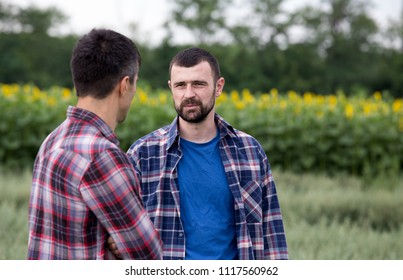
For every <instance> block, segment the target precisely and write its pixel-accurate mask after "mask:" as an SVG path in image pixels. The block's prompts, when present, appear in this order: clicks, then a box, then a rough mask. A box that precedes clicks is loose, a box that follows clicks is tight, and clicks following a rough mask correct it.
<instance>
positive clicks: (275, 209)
mask: <svg viewBox="0 0 403 280" xmlns="http://www.w3.org/2000/svg"><path fill="white" fill-rule="evenodd" d="M263 166H264V167H263V168H264V174H263V179H264V180H263V191H262V195H263V205H262V211H263V234H264V254H265V258H267V259H288V248H287V241H286V236H285V231H284V225H283V217H282V214H281V210H280V203H279V201H278V197H277V191H276V185H275V183H274V180H273V175H272V172H271V169H270V165H269V162H268V159H267V157H265V158H264V160H263Z"/></svg>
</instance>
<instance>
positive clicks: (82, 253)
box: [27, 107, 162, 259]
mask: <svg viewBox="0 0 403 280" xmlns="http://www.w3.org/2000/svg"><path fill="white" fill-rule="evenodd" d="M118 145H119V142H118V140H117V138H116V135H115V134H114V132H113V131H112V130H111V129H110V128H109V127H108V126H107V125H106V123H105V122H104V121H103V120H102V119H100V118H99V117H98V116H96V115H95V114H93V113H91V112H88V111H86V110H83V109H79V108H75V107H69V108H68V111H67V120H65V121H64V122H63V123H62V124H61V125H60V126H59V127H58V128H57V129H56V130H55V131H53V132H52V133H51V134H50V135H49V136H48V137H47V138H46V140H45V141H44V143H43V144H42V146H41V148H40V150H39V153H38V155H37V158H36V160H35V164H34V170H33V180H32V190H31V197H30V204H29V241H28V243H29V244H28V256H27V258H28V259H111V258H114V257H113V255H112V254H111V253H110V252H109V251H108V249H107V245H106V244H107V242H106V240H107V238H108V237H109V236H112V238H113V239H114V240H115V242H116V245H117V247H118V248H119V252H120V253H121V255H122V257H123V258H124V259H161V258H162V247H161V240H160V238H159V234H158V233H157V232H156V231H155V229H154V227H153V224H152V222H151V221H150V219H149V218H148V216H147V213H146V211H145V210H144V208H143V207H142V204H141V202H140V201H141V200H140V197H139V182H138V180H137V178H136V176H135V173H134V170H133V166H132V165H131V163H130V160H129V158H128V157H127V155H126V154H125V153H124V152H122V151H121V150H120V148H119V147H118Z"/></svg>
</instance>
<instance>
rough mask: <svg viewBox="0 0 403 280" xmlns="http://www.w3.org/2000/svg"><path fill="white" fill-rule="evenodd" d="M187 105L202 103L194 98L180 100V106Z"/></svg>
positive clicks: (199, 104)
mask: <svg viewBox="0 0 403 280" xmlns="http://www.w3.org/2000/svg"><path fill="white" fill-rule="evenodd" d="M187 105H198V106H201V105H202V103H201V102H200V101H199V100H196V99H192V98H191V99H185V100H183V101H182V104H181V107H185V106H187Z"/></svg>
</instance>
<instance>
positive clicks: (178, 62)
mask: <svg viewBox="0 0 403 280" xmlns="http://www.w3.org/2000/svg"><path fill="white" fill-rule="evenodd" d="M169 73H170V80H169V81H168V85H169V87H170V89H171V92H172V97H173V101H174V106H175V109H176V112H177V114H178V116H177V117H176V118H175V119H174V121H173V122H172V123H171V124H170V125H167V126H165V127H163V128H160V129H158V130H156V131H154V132H152V133H150V134H149V135H146V136H144V137H142V138H141V139H139V140H137V141H136V142H135V143H134V144H133V145H132V146H131V147H130V149H129V151H128V154H129V155H130V157H131V159H132V162H133V165H134V167H135V169H136V171H137V172H138V175H139V178H140V180H141V188H142V198H143V202H144V205H145V208H146V210H147V211H148V213H149V216H150V218H151V220H152V222H153V223H154V226H155V228H156V229H157V230H158V232H159V233H160V235H161V238H162V240H163V243H164V253H163V254H164V259H176V260H177V259H198V260H199V259H210V260H211V259H241V260H262V259H288V249H287V242H286V236H285V231H284V226H283V220H282V215H281V211H280V204H279V201H278V197H277V192H276V186H275V183H274V179H273V176H272V172H271V168H270V164H269V161H268V158H267V156H266V154H265V152H264V150H263V148H262V147H261V145H260V144H259V142H258V141H257V140H256V139H255V138H253V137H252V136H250V135H248V134H246V133H244V132H242V131H239V130H237V129H235V128H233V127H232V126H231V125H230V124H229V123H227V122H226V121H225V120H224V119H223V118H222V117H221V116H219V115H218V114H217V113H216V112H215V100H216V98H217V97H218V96H219V95H220V94H221V92H222V90H223V87H224V82H225V81H224V78H223V77H222V76H221V73H220V68H219V64H218V61H217V60H216V58H215V57H214V56H213V55H212V54H211V53H209V52H207V51H205V50H203V49H200V48H189V49H186V50H184V51H182V52H180V53H178V54H177V55H176V56H175V57H174V58H173V59H172V61H171V64H170V67H169Z"/></svg>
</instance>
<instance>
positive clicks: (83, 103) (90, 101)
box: [76, 96, 117, 131]
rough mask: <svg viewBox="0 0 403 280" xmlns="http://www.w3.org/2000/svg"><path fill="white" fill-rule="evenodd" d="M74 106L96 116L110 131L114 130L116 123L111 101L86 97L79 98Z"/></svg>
mask: <svg viewBox="0 0 403 280" xmlns="http://www.w3.org/2000/svg"><path fill="white" fill-rule="evenodd" d="M76 106H77V107H78V108H82V109H85V110H87V111H90V112H92V113H94V114H96V115H97V116H98V117H100V118H101V119H102V120H103V121H104V122H105V123H106V124H107V125H108V126H109V127H110V128H111V130H112V131H114V130H115V128H116V125H117V121H116V111H115V110H114V107H115V106H113V102H112V100H109V101H108V100H107V98H106V99H102V100H99V99H95V98H92V97H88V96H87V97H81V98H79V99H78V102H77V105H76Z"/></svg>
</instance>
